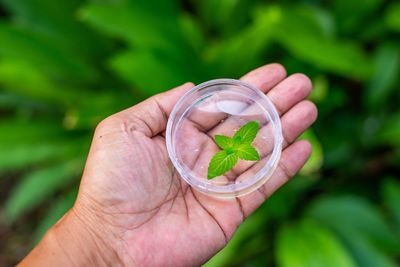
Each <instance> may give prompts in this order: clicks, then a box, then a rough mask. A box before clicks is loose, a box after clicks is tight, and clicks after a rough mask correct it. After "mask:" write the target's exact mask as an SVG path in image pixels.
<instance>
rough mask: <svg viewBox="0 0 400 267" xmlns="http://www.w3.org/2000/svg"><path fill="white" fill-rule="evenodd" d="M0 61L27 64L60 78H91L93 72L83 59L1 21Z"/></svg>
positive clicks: (47, 40)
mask: <svg viewBox="0 0 400 267" xmlns="http://www.w3.org/2000/svg"><path fill="white" fill-rule="evenodd" d="M0 40H1V42H0V58H7V59H9V60H17V61H25V62H27V63H29V64H31V65H34V66H36V67H37V68H38V69H40V70H42V71H45V72H46V73H49V74H51V75H52V76H53V77H56V78H58V79H61V78H64V79H67V78H71V77H74V78H77V79H84V80H88V79H92V78H93V77H94V75H95V73H94V72H93V69H91V68H90V66H89V65H88V64H87V62H85V61H84V60H82V59H81V58H80V57H74V56H73V55H71V53H70V52H68V51H66V50H65V49H64V48H61V47H59V46H56V45H54V43H52V41H50V40H49V39H46V38H44V37H41V36H39V35H37V34H34V33H32V32H29V31H27V30H22V29H19V28H17V27H14V26H11V25H7V24H5V23H4V22H0Z"/></svg>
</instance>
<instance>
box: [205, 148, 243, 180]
mask: <svg viewBox="0 0 400 267" xmlns="http://www.w3.org/2000/svg"><path fill="white" fill-rule="evenodd" d="M237 160H238V156H237V155H236V154H235V153H230V154H228V152H227V151H225V150H221V151H219V152H218V153H217V154H215V155H214V157H213V158H212V159H211V161H210V165H208V179H211V178H214V177H216V176H220V175H222V174H224V173H226V172H227V171H229V170H230V169H231V168H232V167H233V166H235V164H236V162H237Z"/></svg>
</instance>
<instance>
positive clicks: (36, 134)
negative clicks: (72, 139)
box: [0, 117, 66, 145]
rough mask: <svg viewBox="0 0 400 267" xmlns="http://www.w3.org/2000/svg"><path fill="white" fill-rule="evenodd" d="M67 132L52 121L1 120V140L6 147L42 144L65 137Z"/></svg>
mask: <svg viewBox="0 0 400 267" xmlns="http://www.w3.org/2000/svg"><path fill="white" fill-rule="evenodd" d="M65 135H66V133H65V130H63V129H62V127H60V125H57V123H54V122H53V121H51V120H43V119H42V120H40V119H38V120H35V123H32V121H29V120H21V119H18V118H14V119H12V117H11V118H10V119H7V120H0V140H1V142H2V143H3V144H4V145H15V144H22V143H29V142H32V143H40V142H43V141H44V140H47V141H48V140H51V139H53V140H54V139H55V138H58V137H60V136H61V137H62V136H65Z"/></svg>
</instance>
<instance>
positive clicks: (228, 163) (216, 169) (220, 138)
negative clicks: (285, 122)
mask: <svg viewBox="0 0 400 267" xmlns="http://www.w3.org/2000/svg"><path fill="white" fill-rule="evenodd" d="M259 129H260V124H259V123H258V122H257V121H250V122H248V123H246V124H245V125H243V126H242V127H241V128H240V129H239V130H238V131H237V132H236V133H235V135H234V136H233V137H229V136H225V135H215V136H214V138H215V142H216V143H217V145H218V146H219V147H220V148H221V149H222V150H221V151H219V152H217V153H216V154H215V155H214V156H213V157H212V159H211V161H210V164H209V165H208V175H207V177H208V179H212V178H214V177H216V176H220V175H222V174H224V173H226V172H228V171H229V170H231V169H232V168H233V166H235V164H236V163H237V161H238V159H243V160H253V161H257V160H260V155H259V154H258V152H257V150H256V149H255V148H254V147H253V146H252V145H251V143H252V142H253V140H254V139H255V138H256V135H257V133H258V131H259Z"/></svg>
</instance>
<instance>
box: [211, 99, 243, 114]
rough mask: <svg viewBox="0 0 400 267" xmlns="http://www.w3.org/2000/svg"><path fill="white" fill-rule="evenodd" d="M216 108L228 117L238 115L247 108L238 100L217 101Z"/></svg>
mask: <svg viewBox="0 0 400 267" xmlns="http://www.w3.org/2000/svg"><path fill="white" fill-rule="evenodd" d="M216 105H217V108H218V109H219V110H220V111H222V112H225V113H227V114H230V115H239V114H241V112H242V111H243V110H244V109H245V108H246V107H247V106H248V104H247V103H245V102H242V101H238V100H219V101H217V102H216Z"/></svg>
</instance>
